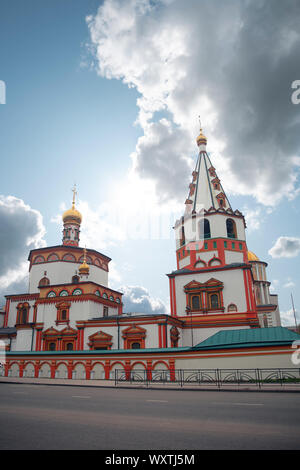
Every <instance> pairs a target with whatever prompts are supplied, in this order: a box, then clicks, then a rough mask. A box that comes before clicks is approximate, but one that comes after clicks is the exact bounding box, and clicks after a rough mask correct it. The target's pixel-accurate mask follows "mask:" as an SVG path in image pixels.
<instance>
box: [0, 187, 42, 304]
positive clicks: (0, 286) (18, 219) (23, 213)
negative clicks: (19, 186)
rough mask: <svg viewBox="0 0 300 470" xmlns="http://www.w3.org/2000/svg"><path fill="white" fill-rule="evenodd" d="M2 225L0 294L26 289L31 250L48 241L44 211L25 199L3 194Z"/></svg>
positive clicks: (0, 236)
mask: <svg viewBox="0 0 300 470" xmlns="http://www.w3.org/2000/svg"><path fill="white" fill-rule="evenodd" d="M0 226H1V231H0V296H3V295H5V294H12V293H17V292H20V290H21V291H22V292H26V291H27V288H28V285H27V279H26V278H27V274H28V263H27V261H25V260H26V259H27V257H28V253H29V251H30V250H32V249H35V248H39V247H42V246H45V245H46V243H45V240H44V238H43V237H44V235H45V228H44V225H43V218H42V215H41V214H40V212H39V211H37V210H35V209H32V208H31V207H30V206H29V205H27V204H25V203H24V201H23V200H22V199H18V198H16V197H14V196H2V195H0ZM14 289H15V290H14Z"/></svg>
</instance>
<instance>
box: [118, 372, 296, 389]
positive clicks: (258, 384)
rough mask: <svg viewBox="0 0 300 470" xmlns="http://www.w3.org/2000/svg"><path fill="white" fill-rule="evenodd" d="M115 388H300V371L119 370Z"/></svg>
mask: <svg viewBox="0 0 300 470" xmlns="http://www.w3.org/2000/svg"><path fill="white" fill-rule="evenodd" d="M114 379H115V385H117V384H119V383H124V382H127V383H131V384H132V383H141V384H144V385H147V386H149V385H151V384H157V383H160V384H178V385H180V386H181V387H184V386H185V385H197V386H199V387H201V386H203V387H205V388H218V389H221V388H226V386H230V385H231V386H232V385H235V386H241V385H247V386H249V387H251V386H252V387H254V388H258V389H261V388H262V387H266V386H268V385H273V384H277V385H280V386H283V385H289V384H297V385H299V389H300V368H288V369H281V368H278V369H173V370H150V369H134V370H131V371H125V370H124V369H116V370H115V377H114Z"/></svg>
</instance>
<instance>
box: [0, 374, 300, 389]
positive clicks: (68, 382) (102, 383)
mask: <svg viewBox="0 0 300 470" xmlns="http://www.w3.org/2000/svg"><path fill="white" fill-rule="evenodd" d="M1 383H10V384H23V385H29V384H30V385H52V386H57V385H60V386H70V387H98V388H101V387H102V388H103V387H104V388H126V389H130V388H134V389H139V388H140V389H151V390H195V391H201V390H203V391H204V390H205V391H208V390H214V391H236V392H238V391H241V392H300V384H289V385H287V384H284V385H282V386H281V385H279V384H264V385H263V386H262V387H261V388H259V387H258V386H257V385H256V384H247V385H245V384H243V385H232V384H228V385H227V384H226V385H223V384H222V387H221V388H220V389H219V388H218V387H217V386H216V385H209V386H208V385H207V384H205V385H198V384H193V385H187V384H184V386H183V387H181V386H180V384H178V383H176V382H175V383H171V382H168V383H151V384H149V385H146V384H144V383H141V382H131V383H130V382H123V383H122V382H119V383H118V384H117V385H115V381H114V380H74V379H41V378H33V377H26V378H19V377H0V384H1Z"/></svg>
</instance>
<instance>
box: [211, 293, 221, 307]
mask: <svg viewBox="0 0 300 470" xmlns="http://www.w3.org/2000/svg"><path fill="white" fill-rule="evenodd" d="M210 307H211V308H213V309H215V308H219V307H220V301H219V295H218V294H211V295H210Z"/></svg>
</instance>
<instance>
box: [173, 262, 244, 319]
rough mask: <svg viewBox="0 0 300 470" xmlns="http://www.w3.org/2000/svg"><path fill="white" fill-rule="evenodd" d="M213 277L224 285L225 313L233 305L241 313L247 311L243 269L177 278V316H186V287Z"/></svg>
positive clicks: (197, 273)
mask: <svg viewBox="0 0 300 470" xmlns="http://www.w3.org/2000/svg"><path fill="white" fill-rule="evenodd" d="M212 277H213V278H215V279H218V280H219V281H221V282H223V283H224V289H223V300H224V307H225V311H226V309H227V306H228V305H229V304H231V303H234V304H235V305H236V306H237V309H238V311H239V312H245V311H246V310H247V304H246V298H245V285H244V277H243V271H242V270H241V269H234V270H230V271H227V270H226V271H225V270H224V271H216V272H209V273H207V272H206V273H201V272H200V273H199V272H195V273H193V274H189V275H182V276H180V275H179V276H176V277H175V289H176V307H177V315H179V316H181V315H186V311H185V310H186V294H185V292H184V286H185V285H186V284H188V283H189V282H191V281H193V280H195V281H198V282H202V283H204V282H206V281H208V280H209V279H211V278H212Z"/></svg>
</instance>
